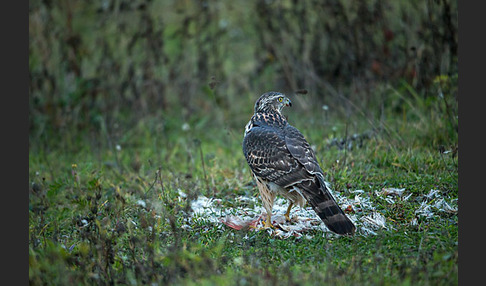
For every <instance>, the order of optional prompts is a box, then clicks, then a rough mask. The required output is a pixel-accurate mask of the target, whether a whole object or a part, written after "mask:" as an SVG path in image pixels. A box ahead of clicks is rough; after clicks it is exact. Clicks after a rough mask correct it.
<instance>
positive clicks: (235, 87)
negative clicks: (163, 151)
mask: <svg viewBox="0 0 486 286" xmlns="http://www.w3.org/2000/svg"><path fill="white" fill-rule="evenodd" d="M457 39H458V36H457V3H456V1H450V0H440V1H381V0H366V1H355V0H340V1H338V0H325V1H292V0H282V1H257V0H253V1H211V0H209V1H156V0H137V1H127V0H121V1H111V0H105V1H85V0H83V1H81V0H77V1H58V0H46V1H30V2H29V123H30V128H29V130H30V132H29V138H30V141H29V142H30V144H32V141H35V142H36V144H37V143H39V142H44V143H45V142H46V140H47V139H45V138H43V136H50V137H52V136H55V137H56V138H59V139H61V138H65V137H66V136H70V134H71V133H72V131H73V130H83V131H88V132H90V133H91V134H92V136H93V138H97V137H100V135H101V136H102V134H103V133H102V132H103V128H108V129H110V130H112V129H114V128H115V127H116V126H122V127H127V126H134V125H135V124H136V122H137V121H139V120H140V119H142V118H158V119H159V120H161V121H163V122H165V121H170V120H171V119H170V118H176V119H177V120H179V121H183V122H188V121H190V120H201V119H202V118H207V119H206V120H208V121H209V122H213V123H214V122H225V125H224V126H225V127H229V128H241V124H242V123H241V122H243V121H245V120H247V117H248V114H250V113H251V106H252V104H253V102H254V100H255V99H256V98H257V97H258V96H259V95H260V94H262V93H263V92H265V91H268V90H277V91H282V92H286V93H290V94H292V93H294V92H295V91H297V90H299V89H306V90H307V91H308V95H307V100H306V101H303V102H301V104H302V106H303V109H305V110H306V111H312V110H313V108H314V107H317V108H320V106H322V105H323V104H326V105H328V106H330V107H331V108H334V109H336V108H337V109H339V110H340V109H343V110H348V113H349V110H350V108H349V105H350V104H351V105H354V106H355V107H356V106H357V107H359V108H358V109H356V108H354V109H353V108H351V111H352V112H357V111H358V112H363V111H364V110H371V112H372V111H373V110H376V109H377V108H379V106H380V104H384V103H386V104H388V101H389V100H390V99H389V97H390V94H392V92H390V91H389V89H387V88H386V87H388V86H393V87H395V88H400V87H402V86H405V85H406V86H409V87H410V88H411V89H413V90H414V91H415V92H417V93H418V94H420V96H423V97H436V96H437V95H438V93H437V90H436V89H435V84H434V83H436V82H435V81H434V80H435V79H436V78H437V77H438V76H441V77H443V76H446V77H451V76H457V46H458V41H457ZM456 86H457V85H456ZM384 87H385V88H384ZM404 96H405V97H407V98H410V97H411V95H410V94H409V93H408V92H406V93H405V94H404ZM447 96H450V98H452V100H456V98H457V88H456V89H452V90H450V93H449V94H447ZM450 100H451V99H450ZM399 108H401V107H399ZM344 112H345V111H343V113H344ZM367 113H368V112H367ZM348 115H349V114H348ZM366 115H368V114H366ZM218 127H223V126H218ZM64 140H74V139H69V138H68V139H64ZM74 141H75V140H74Z"/></svg>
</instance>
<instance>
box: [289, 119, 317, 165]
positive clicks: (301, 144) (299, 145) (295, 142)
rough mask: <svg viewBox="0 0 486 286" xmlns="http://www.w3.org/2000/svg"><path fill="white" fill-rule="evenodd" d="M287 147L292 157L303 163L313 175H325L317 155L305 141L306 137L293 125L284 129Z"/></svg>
mask: <svg viewBox="0 0 486 286" xmlns="http://www.w3.org/2000/svg"><path fill="white" fill-rule="evenodd" d="M284 135H285V145H286V146H287V149H288V150H289V151H290V153H291V154H292V156H293V157H294V158H295V159H296V160H297V161H299V163H301V164H302V165H303V166H304V168H305V169H306V170H307V171H308V172H309V173H311V174H317V173H320V174H323V172H322V169H321V167H320V166H319V163H318V162H317V159H316V155H315V154H314V151H313V150H312V148H311V146H310V145H309V143H308V142H307V140H305V138H304V135H302V133H300V131H299V130H298V129H297V128H295V127H293V126H292V125H290V124H289V125H287V126H286V127H285V129H284Z"/></svg>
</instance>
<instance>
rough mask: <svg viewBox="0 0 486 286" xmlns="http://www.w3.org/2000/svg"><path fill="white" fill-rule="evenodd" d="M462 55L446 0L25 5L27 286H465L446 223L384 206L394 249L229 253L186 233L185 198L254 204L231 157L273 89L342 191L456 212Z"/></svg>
mask: <svg viewBox="0 0 486 286" xmlns="http://www.w3.org/2000/svg"><path fill="white" fill-rule="evenodd" d="M457 56H458V19H457V2H456V1H450V0H423V1H418V0H413V1H380V0H365V1H354V0H324V1H292V0H285V1H284V0H282V1H257V0H251V1H190V0H187V1H156V0H152V1H148V0H147V1H126V0H120V1H111V0H106V1H91V0H83V1H81V0H79V1H56V0H45V1H29V80H28V84H29V187H30V188H29V267H30V269H29V280H30V282H31V283H32V284H43V283H46V282H52V283H55V284H64V283H71V282H73V281H76V282H80V283H98V284H118V283H121V284H126V283H129V282H130V283H132V282H133V283H135V282H134V281H136V282H137V283H139V284H147V283H149V282H151V281H152V282H180V283H182V284H184V283H185V282H184V281H186V280H183V279H187V281H192V280H196V281H197V279H200V278H201V277H203V278H206V279H209V280H210V281H212V282H213V283H222V282H224V279H223V280H217V279H216V278H215V280H211V279H213V278H211V277H212V276H219V275H226V276H223V277H226V278H225V279H236V280H235V281H239V282H241V283H240V284H245V283H248V284H257V282H256V281H257V280H259V279H263V280H266V281H267V282H268V281H270V282H275V283H277V281H281V280H280V279H283V280H284V281H286V282H288V283H289V284H292V283H297V282H296V281H298V279H296V277H302V279H304V280H303V281H309V282H310V283H311V284H314V283H315V284H319V281H327V282H329V283H351V284H353V283H354V284H356V283H357V281H362V279H365V280H366V279H368V280H366V281H371V282H370V283H371V284H374V283H383V282H385V283H392V284H393V283H395V282H397V281H400V282H403V281H405V282H407V281H408V282H414V283H419V282H423V281H431V283H432V284H434V282H439V281H444V279H446V281H449V282H452V283H454V282H457V265H456V263H457V217H453V218H450V217H446V218H442V219H444V220H445V221H447V227H445V228H444V227H443V226H444V220H437V221H434V223H431V224H430V225H428V226H422V225H421V226H420V227H419V228H418V230H417V229H416V228H410V227H409V226H408V225H409V222H410V220H411V219H412V216H413V215H414V214H413V209H414V207H416V205H412V204H411V205H407V204H404V205H400V206H395V207H396V208H392V209H390V208H387V207H386V206H383V212H384V213H385V215H386V216H388V217H392V218H393V219H392V221H393V222H394V223H396V224H397V225H398V228H399V230H400V232H399V233H398V234H397V236H396V237H395V236H393V235H392V234H389V233H388V234H387V233H385V234H382V236H378V237H372V238H361V240H360V239H356V242H354V243H353V244H352V245H351V244H350V241H351V240H346V239H339V240H336V241H333V242H332V243H334V244H332V243H331V242H329V241H327V240H326V239H324V240H318V239H317V240H313V241H311V242H302V241H298V242H295V241H293V242H291V243H289V242H283V241H278V240H273V239H272V238H269V237H267V236H266V233H260V234H258V235H256V238H254V239H253V240H252V239H250V240H245V239H243V238H242V237H239V236H237V237H236V238H234V237H233V236H231V237H233V238H232V239H229V238H228V237H229V233H231V231H230V230H225V232H223V233H221V232H220V231H219V228H213V229H211V228H210V229H209V230H207V229H206V232H203V229H205V227H206V226H201V229H198V230H197V231H193V232H183V231H182V230H180V229H178V228H179V227H180V225H181V224H182V220H183V218H184V215H183V214H184V210H186V211H188V210H187V208H188V205H187V202H182V203H181V202H180V200H179V199H178V198H177V196H178V190H179V189H182V190H184V191H185V192H186V193H188V196H189V199H190V198H193V197H196V196H197V195H200V194H203V195H207V196H213V197H219V198H226V197H227V198H229V199H228V200H229V201H231V198H234V196H235V195H236V194H239V195H256V194H255V186H254V185H251V177H250V175H249V173H248V170H246V169H247V166H246V162H245V161H244V157H243V155H242V154H241V140H242V134H243V129H244V126H245V124H246V122H247V121H248V120H249V118H250V116H251V114H252V112H253V104H254V102H255V100H256V99H257V98H258V96H259V95H261V94H262V93H264V92H266V91H270V90H274V91H281V92H284V93H286V94H288V95H289V96H290V97H291V99H292V101H293V103H294V104H293V107H292V109H290V110H286V111H285V112H286V115H288V116H289V120H290V121H291V123H292V124H293V125H294V126H297V127H298V128H299V129H301V130H302V131H303V133H304V135H305V136H306V137H307V138H308V140H309V142H311V144H315V147H316V150H317V153H318V157H319V158H320V159H322V164H323V169H325V170H326V174H327V175H329V180H330V181H331V183H332V184H333V186H334V188H335V189H336V191H339V192H343V194H347V193H346V190H347V189H349V188H362V189H365V190H366V191H369V192H370V193H372V191H373V190H376V189H380V188H382V187H389V186H391V187H404V188H407V190H408V191H410V192H412V193H414V194H416V195H417V197H418V196H419V195H423V193H425V194H426V193H428V191H429V190H430V188H440V189H441V190H442V191H443V192H444V193H445V194H446V195H450V196H451V197H452V198H457V154H458V153H457V150H458V146H457V142H458V117H457V115H458V114H457V107H458V88H457V81H458V58H457ZM365 141H366V142H369V143H368V144H367V145H366V143H363V142H365ZM350 144H354V145H350ZM345 146H347V147H345ZM363 146H364V147H363ZM245 170H246V171H245ZM348 195H349V194H348ZM140 199H143V200H146V201H153V204H152V203H151V204H149V206H147V208H146V209H143V208H141V207H140V206H139V205H137V202H138V201H139V200H140ZM377 203H378V201H377ZM415 203H417V204H418V203H419V202H418V201H417V202H415ZM156 205H162V207H160V206H159V207H157V206H156ZM232 206H233V207H238V206H237V205H232ZM161 217H162V219H161ZM451 221H452V222H451ZM85 222H87V223H88V225H87V226H86V225H85ZM132 222H136V223H137V224H138V225H139V229H133V228H131V227H130V225H131V223H132ZM406 225H407V226H406ZM148 226H151V230H152V231H149V230H147V229H148ZM429 230H430V233H432V234H431V235H429V236H428V237H426V236H425V234H424V233H425V232H426V231H429ZM202 233H206V234H202ZM410 233H415V235H411V234H410ZM427 233H428V232H427ZM422 237H425V238H422ZM229 240H232V241H231V243H235V244H237V245H239V246H240V248H238V249H240V250H235V249H236V248H235V249H234V250H233V252H232V250H231V249H228V244H230V242H229ZM394 241H395V242H394ZM437 241H440V243H437ZM393 242H394V243H395V244H393ZM299 244H303V245H304V246H302V247H306V249H311V251H314V253H316V252H319V251H321V249H325V252H326V254H325V257H324V258H325V259H324V260H323V261H321V260H319V258H317V256H312V255H311V253H308V252H302V249H300V248H299V246H298V245H299ZM231 245H233V244H231ZM267 245H272V247H271V249H266V246H267ZM350 245H351V246H350ZM370 245H378V246H377V249H381V250H383V252H389V253H391V255H393V256H392V258H389V259H383V257H381V258H380V256H379V255H378V254H376V253H374V252H373V251H374V250H373V248H374V247H372V248H370ZM418 245H420V247H417V246H418ZM231 247H232V246H231ZM231 247H230V248H231ZM380 247H381V248H380ZM414 247H415V248H414ZM241 249H248V250H249V252H248V253H245V252H244V251H242V250H241ZM277 250H278V251H284V252H279V253H278V254H277V253H276V252H277ZM353 251H354V252H355V253H358V254H356V256H353V255H351V254H350V252H353ZM378 251H380V250H378ZM414 251H417V253H415V252H414ZM274 252H275V253H274ZM383 252H382V253H383ZM194 253H196V254H197V255H196V254H194ZM282 253H284V254H282ZM370 253H371V254H370ZM409 253H413V254H409ZM195 255H196V256H195ZM415 255H416V256H415ZM258 257H272V259H274V262H275V264H272V263H270V262H268V263H269V264H266V263H267V262H262V261H260V260H259V258H258ZM275 257H277V258H275ZM292 257H296V258H292ZM336 257H340V258H336ZM399 257H404V259H403V260H400V259H399ZM272 259H270V260H272ZM272 261H273V260H272ZM309 261H311V262H312V261H314V262H315V263H316V264H314V266H310V265H309V264H312V263H311V262H309ZM326 261H331V262H330V263H329V264H326ZM387 261H393V263H390V262H387ZM374 263H376V264H374ZM294 264H295V265H294ZM317 264H322V265H324V266H322V267H323V268H318V267H317V266H315V265H317ZM227 265H229V266H228V267H229V268H227ZM241 265H248V266H247V267H246V266H245V267H243V266H241ZM373 265H374V266H373ZM306 267H307V269H311V270H309V271H303V270H302V269H304V268H306ZM308 267H310V268H308ZM313 267H314V268H313ZM315 267H317V268H315ZM350 269H355V270H353V271H350ZM357 269H364V270H363V272H360V271H359V270H357ZM312 270H316V271H317V272H319V273H321V274H319V275H317V276H316V275H315V274H312V273H313V272H312ZM365 272H366V273H365ZM278 273H286V274H285V275H287V276H285V277H284V278H279V277H278ZM346 273H350V274H349V276H346ZM373 273H374V274H373ZM376 273H386V274H384V275H383V276H377V275H376ZM451 273H452V274H451ZM293 275H294V276H293ZM208 277H209V278H208ZM332 277H335V278H332ZM348 277H350V278H348ZM181 279H182V280H181ZM252 279H255V280H252ZM332 279H334V280H332ZM434 279H435V280H434ZM447 279H449V280H447ZM181 281H183V282H181ZM187 281H186V282H187ZM242 281H243V282H242ZM245 281H246V282H245ZM223 284H224V283H223ZM359 284H361V283H359ZM419 284H420V283H419ZM424 284H427V282H424Z"/></svg>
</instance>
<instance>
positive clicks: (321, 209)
mask: <svg viewBox="0 0 486 286" xmlns="http://www.w3.org/2000/svg"><path fill="white" fill-rule="evenodd" d="M299 187H300V188H301V189H302V190H304V196H305V197H306V199H307V201H308V202H309V204H310V205H311V206H312V208H313V209H314V211H315V212H316V213H317V215H318V216H319V217H320V218H321V219H322V221H323V222H324V224H326V226H327V228H329V230H331V231H333V232H335V233H337V234H342V235H354V232H355V231H356V227H355V226H354V224H353V222H351V220H350V219H349V218H348V217H347V216H346V214H345V213H344V212H343V210H342V209H341V208H340V207H339V205H338V204H337V203H336V201H335V200H334V198H333V196H332V194H331V193H330V192H329V190H328V188H327V186H326V184H325V183H324V180H321V179H319V180H318V182H313V181H306V182H302V183H301V184H300V186H299Z"/></svg>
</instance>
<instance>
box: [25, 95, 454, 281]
mask: <svg viewBox="0 0 486 286" xmlns="http://www.w3.org/2000/svg"><path fill="white" fill-rule="evenodd" d="M397 93H398V94H403V91H397V92H396V93H395V96H396V95H397ZM390 98H392V99H390V100H392V101H393V100H400V96H397V97H390ZM393 98H395V99H393ZM442 104H443V103H442V101H441V100H440V99H436V100H435V101H430V102H429V101H426V100H421V99H420V98H412V99H409V102H408V103H407V104H404V105H398V104H396V106H398V107H400V108H401V109H402V110H398V111H397V110H396V108H395V105H394V103H393V102H392V103H387V109H385V110H384V114H385V116H382V117H381V119H380V120H374V119H373V120H363V117H362V116H360V115H359V113H357V112H356V113H353V114H352V116H350V117H344V116H341V115H340V112H339V111H338V110H337V111H336V112H331V113H330V114H329V118H328V120H327V121H326V122H325V124H324V125H323V123H322V122H321V121H320V120H319V118H320V116H321V115H320V114H319V111H315V112H314V111H313V112H308V113H304V115H302V114H299V112H302V110H299V107H298V106H297V107H295V108H293V109H289V110H286V111H285V112H286V114H287V115H288V116H289V120H290V121H291V123H292V124H293V125H294V126H296V127H298V128H299V129H301V130H302V132H303V133H304V135H305V136H306V137H307V138H308V141H309V142H311V144H312V145H314V146H315V148H316V151H317V156H318V158H319V160H320V162H321V166H322V168H323V169H324V170H325V172H326V176H327V179H328V181H329V182H330V183H331V185H332V187H333V189H334V190H335V192H339V193H340V194H341V195H344V196H349V197H352V196H354V195H353V194H352V193H351V192H350V191H353V190H358V189H360V190H363V191H364V194H363V196H366V197H369V198H370V199H371V201H372V202H373V203H374V204H375V208H376V210H377V211H378V212H380V213H381V214H382V215H384V216H385V217H386V219H387V221H386V222H387V225H388V229H381V230H378V231H377V234H376V235H367V236H363V235H357V236H355V237H352V238H348V237H336V236H327V235H323V234H322V233H319V232H316V231H313V232H312V233H311V234H312V238H310V239H306V238H289V239H278V238H276V237H273V236H271V235H269V234H268V233H267V232H265V231H260V232H253V231H250V232H248V231H236V230H233V229H230V228H228V227H226V226H224V225H223V224H211V223H204V222H201V221H200V222H197V223H194V224H192V225H191V228H184V227H182V226H183V225H185V224H186V222H185V218H187V217H188V214H189V213H190V212H191V209H190V201H191V200H192V199H194V198H196V197H197V196H199V195H206V196H208V197H214V198H219V199H222V202H223V204H225V205H227V206H228V207H233V208H238V207H241V206H239V205H238V203H237V202H236V201H235V198H236V196H239V195H246V196H257V190H256V188H255V185H254V184H253V183H252V178H251V176H250V174H249V169H248V167H247V165H246V162H245V160H244V157H243V155H242V153H241V140H242V130H243V127H244V124H246V120H247V118H246V119H244V120H243V121H242V122H241V124H240V125H241V126H240V128H235V127H231V125H229V124H226V123H224V122H220V123H217V124H211V120H212V117H211V116H216V117H217V116H219V115H220V114H215V115H206V117H203V116H201V117H199V120H198V116H197V115H194V118H192V119H191V120H189V125H190V128H191V129H190V131H184V130H183V128H182V125H183V124H184V123H185V121H183V120H180V119H177V117H171V116H169V115H167V116H165V117H164V116H163V117H162V118H155V117H154V118H151V117H149V116H147V117H145V118H143V119H142V120H140V121H139V122H138V123H137V124H133V125H131V126H129V125H126V126H125V125H122V126H119V127H118V128H119V129H118V130H108V129H107V128H106V129H104V131H103V132H104V133H103V132H101V135H100V136H95V135H94V134H93V133H90V132H89V131H86V130H82V131H79V132H78V131H70V132H65V133H64V134H65V135H66V136H65V137H64V138H63V139H58V138H56V137H55V136H52V137H49V136H45V135H42V136H39V137H38V138H37V139H38V140H31V142H30V148H29V180H30V184H31V188H30V192H29V281H30V282H31V283H32V284H33V285H38V284H45V283H47V284H53V285H65V284H116V285H126V284H135V285H141V284H150V283H153V282H155V283H160V284H165V283H174V284H181V285H213V284H219V285H235V284H236V285H268V284H269V283H270V284H272V285H322V284H326V283H328V284H331V285H356V284H359V285H377V284H378V285H436V284H441V285H450V284H457V279H458V264H457V263H458V225H457V223H458V218H457V214H450V213H446V212H440V211H436V212H435V216H434V217H432V218H423V217H420V216H418V215H417V214H416V213H415V210H417V208H418V207H419V206H420V203H421V201H422V198H423V197H424V196H425V195H427V194H428V193H429V191H430V190H431V189H437V190H439V191H440V194H441V195H442V196H443V197H444V198H447V200H448V201H449V202H451V201H453V200H455V199H457V198H458V183H457V179H458V171H457V170H458V169H457V156H458V155H457V153H456V152H454V148H455V147H457V132H455V133H454V132H451V131H450V130H451V129H452V130H453V129H454V127H453V126H451V124H452V123H451V122H454V121H453V120H452V121H451V120H444V118H445V119H448V117H447V115H444V113H443V111H444V110H445V109H444V106H443V105H442ZM250 106H251V105H250ZM249 116H250V114H248V115H247V117H248V118H249ZM371 118H373V117H371ZM330 122H331V123H330ZM373 128H375V129H374V131H373V132H372V133H371V134H372V135H371V136H369V137H368V138H367V139H365V140H363V143H362V145H361V146H356V145H355V146H354V147H353V148H352V149H349V150H344V149H339V148H338V147H337V146H335V145H332V144H331V142H332V139H334V138H337V139H340V138H343V137H345V136H346V137H350V136H351V135H352V134H354V133H358V134H363V133H365V132H367V131H369V130H372V129H373ZM51 138H52V139H51ZM54 138H56V139H54ZM117 145H119V148H117ZM444 150H446V151H447V150H452V152H443V151H444ZM73 164H75V165H73ZM389 187H390V188H391V187H393V188H405V189H406V193H407V194H412V195H411V197H410V198H409V199H408V200H406V201H405V200H401V199H399V198H397V199H395V203H394V204H390V203H389V202H387V201H386V200H385V199H384V198H383V197H382V196H380V195H378V194H377V193H376V191H380V190H382V189H383V188H389ZM179 190H182V191H183V192H185V193H186V194H187V197H186V198H182V197H179V195H178V194H179ZM141 200H142V201H143V202H145V205H143V203H141V202H140V201H141ZM414 220H415V221H416V223H415V224H414V223H412V221H414Z"/></svg>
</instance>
